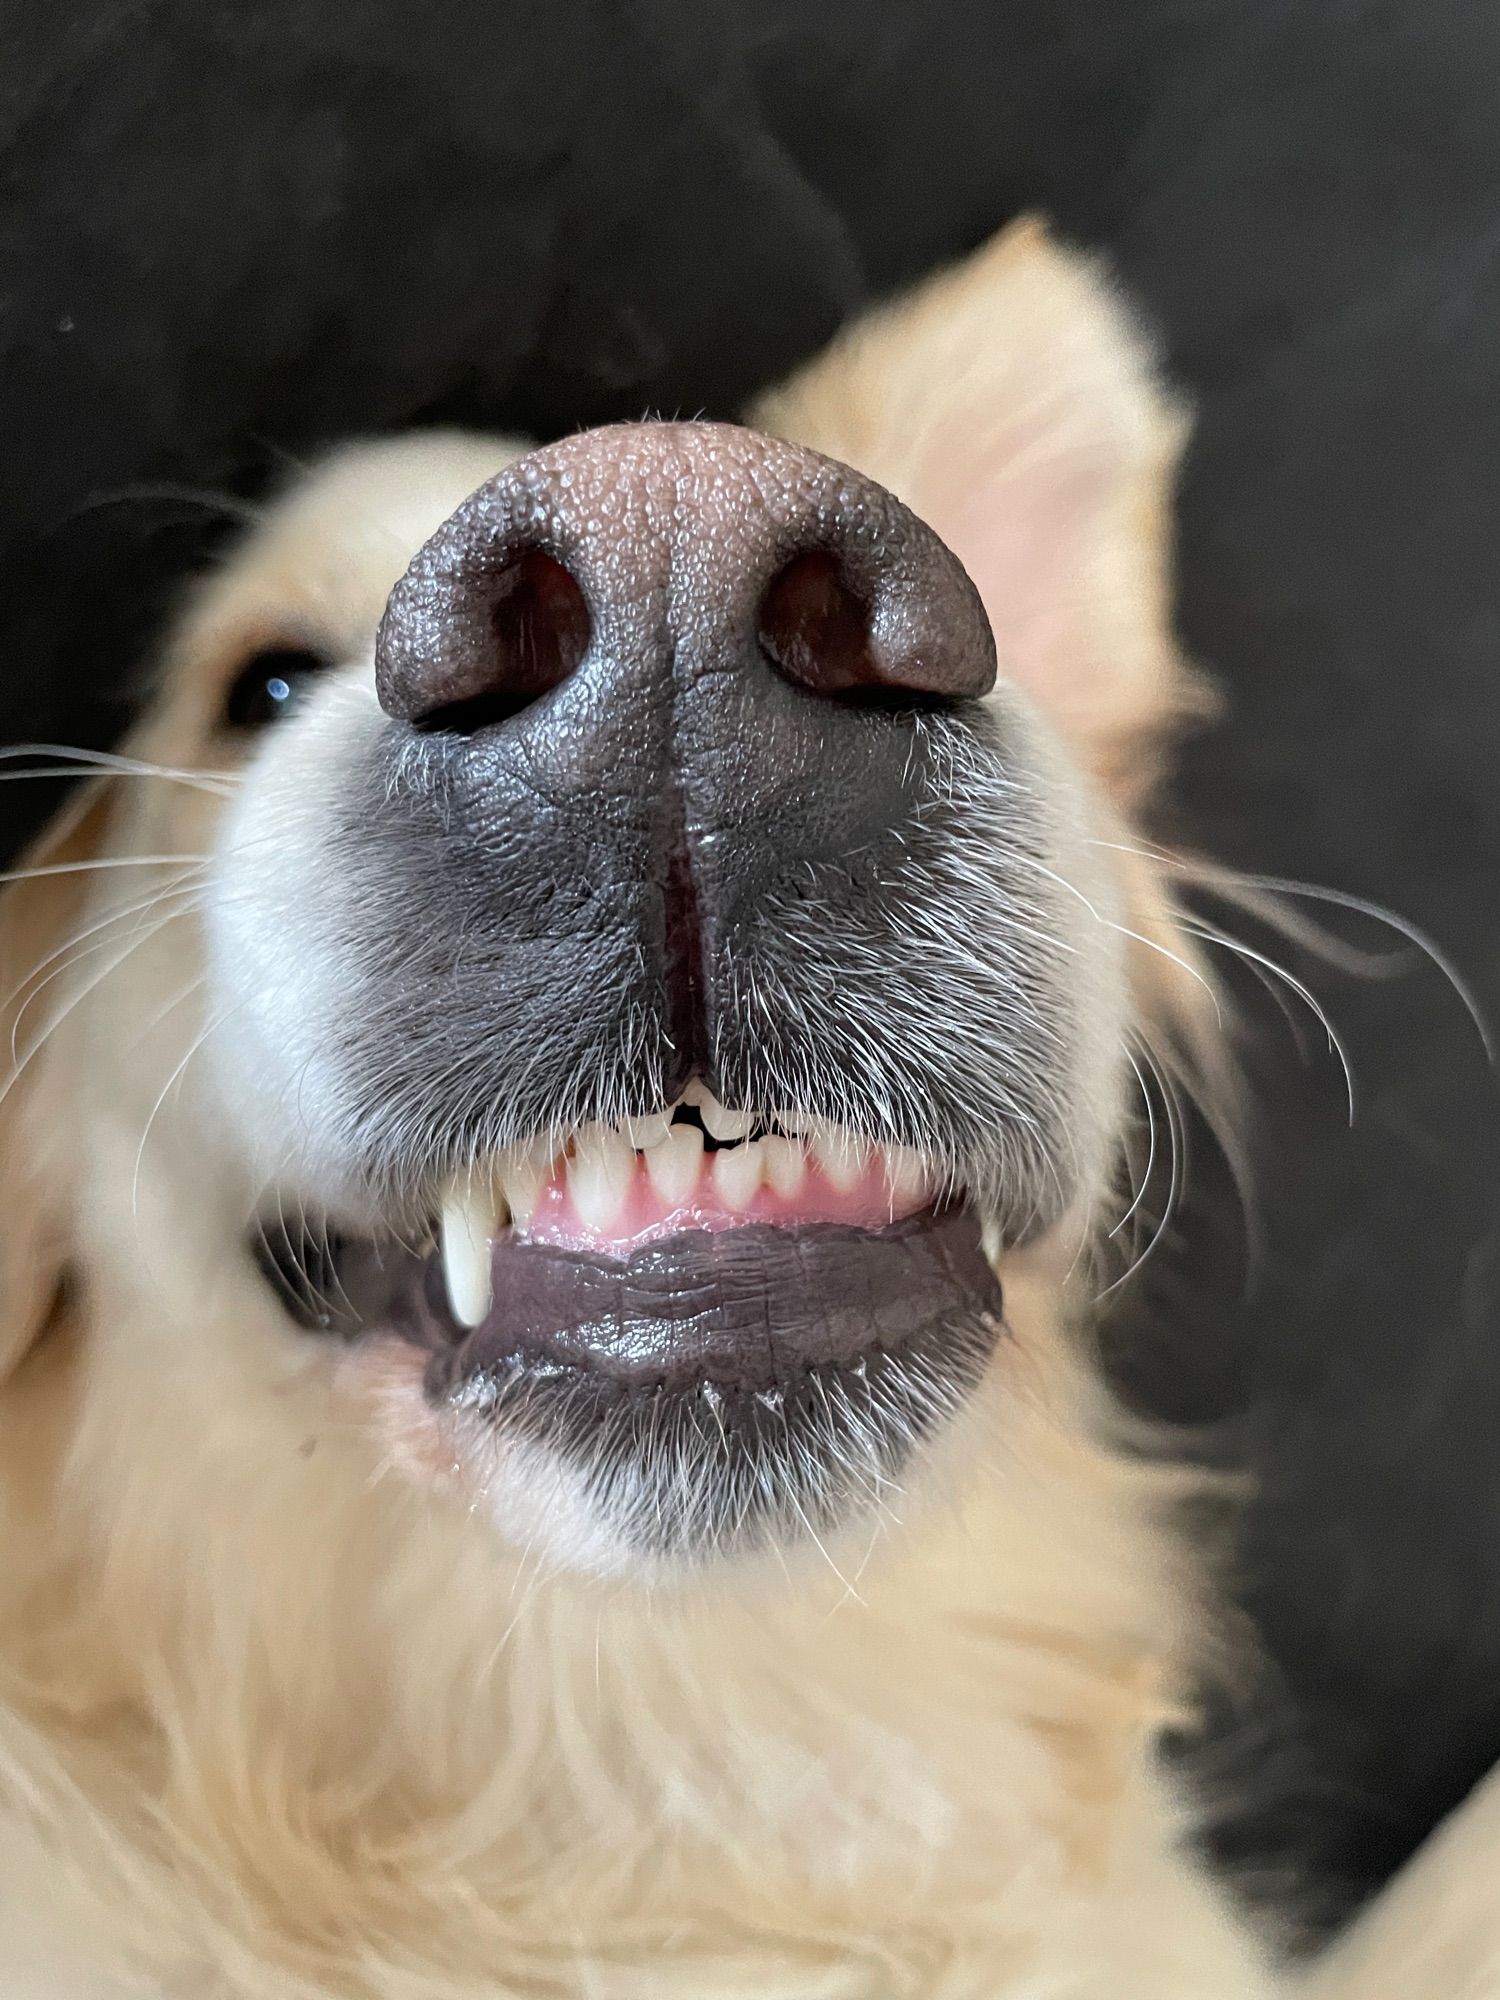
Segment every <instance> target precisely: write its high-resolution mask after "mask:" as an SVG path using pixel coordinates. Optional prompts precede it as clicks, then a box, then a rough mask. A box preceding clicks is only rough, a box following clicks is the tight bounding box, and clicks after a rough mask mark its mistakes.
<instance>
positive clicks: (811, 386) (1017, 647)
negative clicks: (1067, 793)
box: [751, 221, 1203, 804]
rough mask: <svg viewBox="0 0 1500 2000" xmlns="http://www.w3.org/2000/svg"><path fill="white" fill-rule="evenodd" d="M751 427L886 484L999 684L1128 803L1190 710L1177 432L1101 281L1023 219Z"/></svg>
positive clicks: (871, 324) (1173, 410)
mask: <svg viewBox="0 0 1500 2000" xmlns="http://www.w3.org/2000/svg"><path fill="white" fill-rule="evenodd" d="M751 421H752V422H754V423H756V424H758V425H759V426H760V427H761V428H762V429H766V430H770V431H774V432H777V433H779V434H780V435H782V436H785V437H789V438H793V439H795V440H796V441H797V442H799V443H802V444H806V445H810V446H812V447H813V448H814V449H815V450H817V451H822V452H826V453H827V454H828V455H829V456H830V457H832V458H838V459H842V460H844V461H845V462H846V463H848V464H851V465H853V466H855V467H856V468H857V469H858V470H859V471H861V472H864V473H866V474H868V475H869V476H870V477H871V478H874V479H877V480H879V481H880V483H881V484H882V485H883V486H887V487H889V488H890V489H891V490H892V491H893V492H894V493H895V494H897V496H898V497H899V498H901V499H902V500H904V501H905V502H906V503H907V505H908V506H909V507H911V508H912V509H913V510H914V511H915V512H916V513H918V514H920V515H921V516H922V518H923V519H924V520H925V521H927V522H928V523H929V524H930V525H931V526H932V527H933V528H935V529H936V530H937V532H938V533H939V534H940V535H941V536H942V538H943V540H944V541H945V542H947V544H948V545H949V547H950V548H951V549H952V550H953V551H954V552H955V554H956V555H957V556H958V557H959V558H960V560H961V561H962V562H963V564H964V566H965V568H966V569H967V570H968V572H969V574H970V576H971V577H972V578H973V579H974V582H975V584H976V585H977V586H978V588H979V592H980V595H981V596H982V597H983V599H984V603H985V609H986V610H987V611H988V613H989V616H990V622H991V624H992V625H993V627H994V631H995V638H996V643H997V647H998V651H999V655H1000V665H1001V671H1002V672H1003V673H1005V674H1006V675H1008V676H1009V677H1010V678H1011V679H1012V680H1015V681H1018V682H1020V683H1021V684H1022V685H1024V686H1025V687H1027V688H1029V689H1030V691H1031V692H1032V693H1033V694H1034V695H1035V696H1036V697H1037V699H1038V700H1039V701H1040V702H1041V704H1042V705H1043V707H1044V708H1045V709H1046V710H1047V711H1048V712H1049V714H1050V715H1051V717H1052V720H1053V722H1054V723H1055V725H1056V726H1057V727H1058V729H1059V730H1060V731H1061V733H1062V734H1063V736H1064V737H1065V739H1066V740H1067V741H1068V742H1069V743H1070V744H1071V745H1072V747H1073V749H1074V751H1075V753H1076V754H1077V755H1079V756H1080V757H1081V758H1082V759H1083V761H1084V762H1085V763H1086V764H1087V765H1088V766H1089V767H1090V768H1091V769H1092V770H1094V771H1095V772H1096V773H1097V774H1098V775H1099V776H1100V777H1101V778H1102V779H1103V780H1104V781H1105V782H1106V783H1107V784H1109V785H1110V787H1111V789H1112V790H1113V791H1114V793H1115V796H1116V797H1117V798H1118V799H1120V800H1121V802H1122V803H1124V804H1129V803H1131V802H1133V800H1134V798H1135V797H1136V796H1138V794H1139V792H1140V791H1141V789H1142V788H1143V787H1144V785H1145V784H1146V783H1147V782H1148V781H1149V778H1150V776H1151V775H1152V771H1153V768H1154V765H1155V761H1156V759H1155V756H1154V754H1153V752H1154V750H1155V748H1156V746H1157V745H1158V744H1159V743H1160V741H1161V739H1162V737H1163V735H1164V733H1165V731H1166V730H1167V729H1168V728H1169V727H1170V725H1171V724H1172V723H1173V722H1174V721H1176V720H1177V719H1178V718H1179V717H1180V716H1181V715H1182V714H1183V713H1184V712H1185V711H1190V710H1192V709H1194V708H1197V707H1200V706H1202V705H1203V701H1202V696H1201V694H1200V692H1199V689H1198V685H1197V683H1196V682H1195V681H1194V680H1193V678H1192V677H1191V676H1190V675H1189V674H1188V673H1187V671H1186V670H1185V668H1184V667H1183V665H1182V663H1181V662H1180V660H1179V659H1178V656H1177V654H1176V652H1175V649H1174V647H1173V643H1172V636H1171V605H1170V568H1171V561H1170V557H1171V519H1172V507H1171V503H1172V482H1173V475H1174V472H1175V468H1176V462H1177V458H1178V454H1179V451H1180V448H1181V445H1182V442H1183V439H1184V437H1185V435H1186V428H1187V427H1186V422H1185V419H1184V416H1183V413H1182V412H1181V410H1180V409H1179V408H1178V407H1177V406H1175V405H1174V404H1173V403H1172V402H1171V400H1170V399H1169V398H1168V397H1167V396H1166V395H1165V394H1164V393H1163V391H1162V390H1161V389H1160V388H1159V386H1158V385H1157V383H1156V380H1155V378H1154V376H1153V372H1152V367H1151V360H1150V356H1149V354H1148V351H1147V348H1146V345H1145V343H1144V341H1143V339H1142V337H1141V336H1140V334H1139V333H1138V332H1137V330H1136V329H1135V327H1134V326H1133V325H1132V324H1131V321H1130V319H1129V317H1128V315H1127V313H1126V312H1125V310H1124V309H1123V307H1122V305H1121V303H1120V301H1119V299H1118V298H1117V296H1116V295H1115V293H1114V291H1113V290H1112V289H1111V287H1110V285H1109V284H1108V283H1107V282H1106V280H1105V278H1104V277H1103V275H1102V273H1101V272H1100V271H1099V269H1098V268H1097V267H1096V266H1095V265H1094V264H1092V263H1091V262H1090V261H1088V260H1087V259H1085V258H1083V257H1080V256H1076V255H1073V254H1071V253H1067V252H1064V251H1062V250H1060V249H1059V248H1058V247H1057V246H1056V245H1055V244H1054V243H1053V242H1052V241H1051V240H1050V238H1049V237H1048V234H1047V232H1046V230H1045V229H1044V228H1043V226H1042V225H1041V224H1040V223H1039V222H1036V221H1024V222H1020V223H1017V224H1015V225H1014V226H1013V227H1011V228H1010V229H1007V230H1005V231H1004V232H1003V233H1002V234H1001V235H1000V236H998V237H996V238H995V239H994V240H993V241H992V242H991V243H989V244H988V245H987V246H986V247H985V248H984V249H983V250H981V251H979V252H978V253H977V254H976V255H975V256H973V257H971V258H969V259H968V260H967V261H966V262H965V263H963V264H960V265H958V266H956V267H955V268H954V269H952V270H950V271H947V272H944V273H942V274H941V275H940V276H938V277H936V278H934V279H932V280H930V281H929V282H927V283H926V284H924V285H922V286H921V287H919V288H918V290H917V291H916V292H915V293H913V294H912V295H911V296H910V297H908V298H907V299H905V300H903V301H901V302H899V303H897V304H896V305H895V306H892V307H888V308H886V309H885V310H883V311H881V312H878V313H876V314H875V315H873V316H872V317H871V318H870V319H868V320H865V321H863V322H860V323H858V324H856V325H855V326H854V327H852V328H851V329H850V330H849V332H847V333H846V334H845V335H843V336H842V337H841V338H840V339H839V340H838V341H836V342H835V344H834V345H833V346H832V347H831V348H829V349H828V350H827V351H826V352H825V353H824V354H823V355H821V356H820V357H819V358H818V359H817V360H816V361H814V362H813V363H812V364H811V366H810V367H808V368H807V369H806V370H805V371H804V372H803V373H802V374H801V375H799V376H796V377H794V378H793V380H792V381H791V382H790V383H788V384H787V385H786V386H785V387H784V388H782V389H780V390H777V391H775V392H773V393H772V394H771V395H769V396H768V397H766V398H765V399H764V400H763V401H762V403H761V404H760V406H759V407H758V408H757V409H756V410H755V411H754V412H753V413H752V416H751Z"/></svg>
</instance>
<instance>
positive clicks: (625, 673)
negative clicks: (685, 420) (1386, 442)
mask: <svg viewBox="0 0 1500 2000" xmlns="http://www.w3.org/2000/svg"><path fill="white" fill-rule="evenodd" d="M994 677H995V652H994V643H993V640H992V637H991V634H990V629H989V625H988V622H987V620H986V618H985V615H984V611H983V608H982V606H981V604H980V602H979V598H978V594H977V592H976V591H975V589H974V587H973V585H972V584H971V582H970V580H969V578H968V576H967V575H966V574H965V572H964V570H963V568H962V566H961V565H960V564H959V562H958V560H957V558H956V557H955V556H953V555H952V553H951V552H950V551H949V550H948V549H947V548H946V547H945V546H944V544H943V543H942V542H941V541H939V539H938V538H937V536H936V535H935V534H933V532H932V531H931V530H930V529H929V528H928V527H927V526H926V525H925V524H924V523H923V522H922V521H920V520H918V519H917V517H916V516H915V515H913V514H912V513H911V512H910V511H909V510H908V509H907V508H905V507H903V506H902V505H901V503H900V502H899V501H897V500H896V499H895V498H894V497H893V496H892V495H891V494H889V493H888V492H886V491H885V490H884V489H883V488H882V487H879V486H876V485H874V484H873V483H872V482H870V481H868V480H866V479H864V478H862V477H861V476H860V475H858V474H857V473H854V472H852V471H851V470H849V468H847V467H845V466H842V465H839V464H836V463H834V462H833V461H831V460H828V459H824V458H821V457H819V456H818V455H817V454H815V453H812V452H807V451H803V450H800V449H798V448H797V447H794V446H792V445H788V444H785V443H782V442H780V441H778V440H775V439H771V438H767V437H763V436H761V435H759V434H757V433H755V432H752V431H748V430H745V429H742V428H739V427H737V426H733V425H720V424H667V423H663V424H636V425H619V426H611V427H608V428H604V429H600V430H595V431H589V432H584V433H582V434H581V435H579V436H576V437H573V438H569V439H566V440H564V441H562V442H560V443H558V444H555V445H551V446H548V447H546V448H544V449H542V450H540V451H537V452H534V453H532V454H531V455H530V456H528V457H527V458H525V459H522V460H521V461H520V462H519V463H517V464H516V465H514V466H512V467H510V468H509V469H508V470H506V471H505V472H503V473H502V474H501V475H500V476H499V477H498V478H496V479H494V480H492V481H491V482H490V483H489V484H488V485H486V486H484V487H482V488H480V490H479V491H478V492H477V493H475V494H474V495H473V496H472V497H471V498H470V499H469V500H468V501H466V502H465V503H464V505H463V506H462V507H461V508H460V509H459V510H458V512H457V513H455V514H454V515H453V516H452V517H451V518H450V519H449V520H448V521H447V522H446V523H445V524H444V526H443V527H442V528H441V529H439V531H438V532H437V534H436V535H435V536H434V537H433V538H432V539H431V540H430V541H429V542H428V543H427V544H426V546H425V547H424V548H423V549H421V550H420V551H419V553H418V554H417V556H416V558H415V559H414V561H413V562H412V564H411V566H410V568H409V569H408V570H407V572H406V574H405V576H404V577H403V578H402V579H401V581H400V582H399V583H398V584H397V586H396V588H395V590H394V591H393V592H392V595H391V598H390V601H389V604H388V606H387V609H386V613H385V617H384V619H383V621H382V624H381V628H380V633H379V639H378V644H377V650H376V683H377V689H378V693H379V697H380V702H381V705H382V707H383V708H384V709H385V710H386V712H387V714H388V715H389V716H390V717H391V718H392V719H393V721H394V722H395V723H396V724H399V725H403V726H405V727H406V728H407V729H410V730H414V731H418V732H421V733H422V734H423V735H424V736H426V737H427V738H428V739H429V740H430V741H429V751H430V753H437V754H439V755H440V757H441V760H442V767H443V771H444V774H445V785H446V790H447V793H448V803H449V811H448V817H447V819H446V820H445V827H446V828H447V831H448V836H449V838H450V839H451V834H452V830H453V826H454V814H453V807H454V805H455V804H456V805H457V808H458V823H459V825H460V826H461V827H462V829H463V830H464V831H466V832H468V833H469V834H471V835H472V846H473V856H471V860H472V859H473V858H474V856H479V857H482V856H484V855H487V856H488V857H489V858H490V861H491V862H492V864H493V865H494V866H495V867H497V868H498V869H501V870H503V871H505V876H506V880H507V881H508V882H509V884H510V886H509V888H508V889H507V890H505V891H503V892H502V891H501V890H499V889H498V888H497V889H496V891H495V894H496V896H497V897H498V899H499V901H500V902H503V903H505V904H506V905H507V907H508V909H509V911H510V914H511V917H512V919H513V920H515V921H516V922H517V923H518V925H519V928H515V927H514V926H513V929H512V935H513V936H521V937H524V936H526V935H528V934H531V933H535V932H536V931H538V930H546V929H547V927H549V926H551V927H553V933H554V935H553V936H552V942H553V943H554V944H556V943H558V941H559V939H558V935H557V934H556V933H557V927H561V929H562V930H563V931H566V932H568V933H569V935H572V934H574V933H575V932H579V931H590V930H591V931H592V934H593V935H594V936H595V937H596V938H597V937H607V938H613V939H614V940H615V942H616V944H617V945H618V946H619V947H620V950H622V951H625V953H626V955H627V956H633V955H634V952H635V950H636V949H638V950H639V953H640V955H641V959H642V961H643V963H644V965H645V967H646V977H647V981H648V984H649V985H650V986H651V987H652V988H654V989H655V1001H656V1005H657V1006H658V1008H659V1009H660V1012H661V1016H662V1026H663V1029H664V1033H665V1037H666V1041H667V1044H668V1046H669V1049H670V1056H669V1058H668V1059H667V1067H668V1069H669V1071H670V1072H671V1074H669V1077H668V1082H669V1083H670V1082H674V1081H680V1080H682V1079H684V1078H685V1077H686V1076H687V1075H688V1074H690V1073H693V1072H697V1073H700V1074H703V1075H705V1076H706V1077H707V1078H708V1079H709V1080H710V1081H716V1080H718V1078H719V1077H720V1075H721V1072H722V1069H723V1068H724V1067H725V1065H726V1064H729V1065H730V1066H732V1063H733V1051H732V1050H729V1049H727V1048H726V1032H727V1023H726V1020H725V1003H726V997H727V995H728V994H729V992H730V989H731V988H732V987H733V983H734V967H733V963H732V957H733V952H734V949H735V944H736V939H737V937H738V936H739V935H741V934H742V933H743V930H744V927H745V926H746V925H747V924H753V923H754V922H756V921H758V920H759V916H760V915H761V914H762V913H763V912H764V911H765V910H766V909H767V908H768V907H770V906H773V905H774V903H775V900H776V899H777V898H778V897H788V896H791V897H796V896H798V895H799V894H800V895H806V894H807V893H808V892H809V884H812V885H816V886H818V888H819V892H820V893H824V894H830V893H831V894H833V896H834V900H836V899H837V890H836V885H837V884H839V883H843V884H844V885H845V886H846V888H847V891H848V893H856V892H857V893H867V892H868V890H869V888H870V884H871V880H872V877H871V875H870V870H871V868H872V867H873V868H874V870H875V873H876V874H877V875H878V872H879V856H880V854H881V852H882V851H884V850H885V849H887V848H888V847H889V844H890V837H891V832H892V829H893V828H897V827H899V825H900V823H901V821H902V819H903V817H904V816H905V814H906V813H907V812H908V811H909V809H910V806H911V798H910V796H909V794H910V789H911V745H912V712H913V711H914V710H917V709H921V708H926V707H932V706H947V705H952V704H957V703H962V702H965V701H969V700H973V699H975V698H977V697H979V696H981V695H983V694H985V693H986V692H987V691H988V690H989V688H990V687H991V686H992V684H993V682H994ZM872 857H873V858H872ZM830 914H831V915H832V914H833V913H832V912H831V913H830ZM627 939H628V940H629V941H630V946H629V949H628V950H626V946H625V942H624V941H625V940H627ZM617 958H618V953H617ZM580 963H581V961H580ZM553 998H554V1002H555V995H554V996H553Z"/></svg>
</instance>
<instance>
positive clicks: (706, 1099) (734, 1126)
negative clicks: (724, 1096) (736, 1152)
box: [698, 1091, 755, 1142]
mask: <svg viewBox="0 0 1500 2000" xmlns="http://www.w3.org/2000/svg"><path fill="white" fill-rule="evenodd" d="M698 1116H699V1117H700V1118H701V1119H702V1120H703V1123H704V1125H705V1126H706V1127H707V1129H708V1132H709V1136H710V1137H711V1138H714V1139H718V1140H719V1141H721V1142H724V1141H727V1140H730V1139H744V1138H748V1136H749V1135H750V1133H751V1132H753V1131H754V1130H755V1120H754V1119H753V1118H752V1117H751V1116H750V1113H749V1112H748V1111H728V1110H726V1109H725V1107H724V1106H723V1105H722V1104H721V1103H720V1102H719V1100H718V1098H717V1097H712V1096H710V1095H709V1093H708V1092H707V1091H704V1093H703V1100H702V1102H701V1103H700V1104H699V1106H698Z"/></svg>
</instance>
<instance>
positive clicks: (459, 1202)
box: [439, 1174, 499, 1326]
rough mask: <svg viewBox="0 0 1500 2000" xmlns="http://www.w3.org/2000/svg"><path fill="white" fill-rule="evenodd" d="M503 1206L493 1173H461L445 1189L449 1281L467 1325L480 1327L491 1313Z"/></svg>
mask: <svg viewBox="0 0 1500 2000" xmlns="http://www.w3.org/2000/svg"><path fill="white" fill-rule="evenodd" d="M498 1226H499V1202H498V1200H497V1198H496V1194H495V1189H494V1187H493V1186H492V1185H491V1183H490V1180H489V1177H488V1175H486V1174H478V1175H473V1176H471V1175H469V1174H455V1175H454V1177H453V1179H452V1180H451V1181H449V1183H448V1185H447V1187H446V1188H445V1189H444V1190H443V1204H442V1222H441V1226H440V1230H439V1240H440V1242H441V1245H442V1258H443V1282H444V1284H445V1285H446V1286H447V1288H448V1303H449V1305H450V1306H452V1308H453V1317H454V1318H455V1319H456V1320H457V1321H458V1322H459V1324H460V1325H461V1326H478V1324H479V1322H480V1321H481V1320H482V1319H483V1318H484V1316H485V1314H486V1313H487V1312H488V1311H489V1309H490V1244H491V1242H492V1241H493V1240H494V1236H495V1231H496V1229H497V1227H498Z"/></svg>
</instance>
